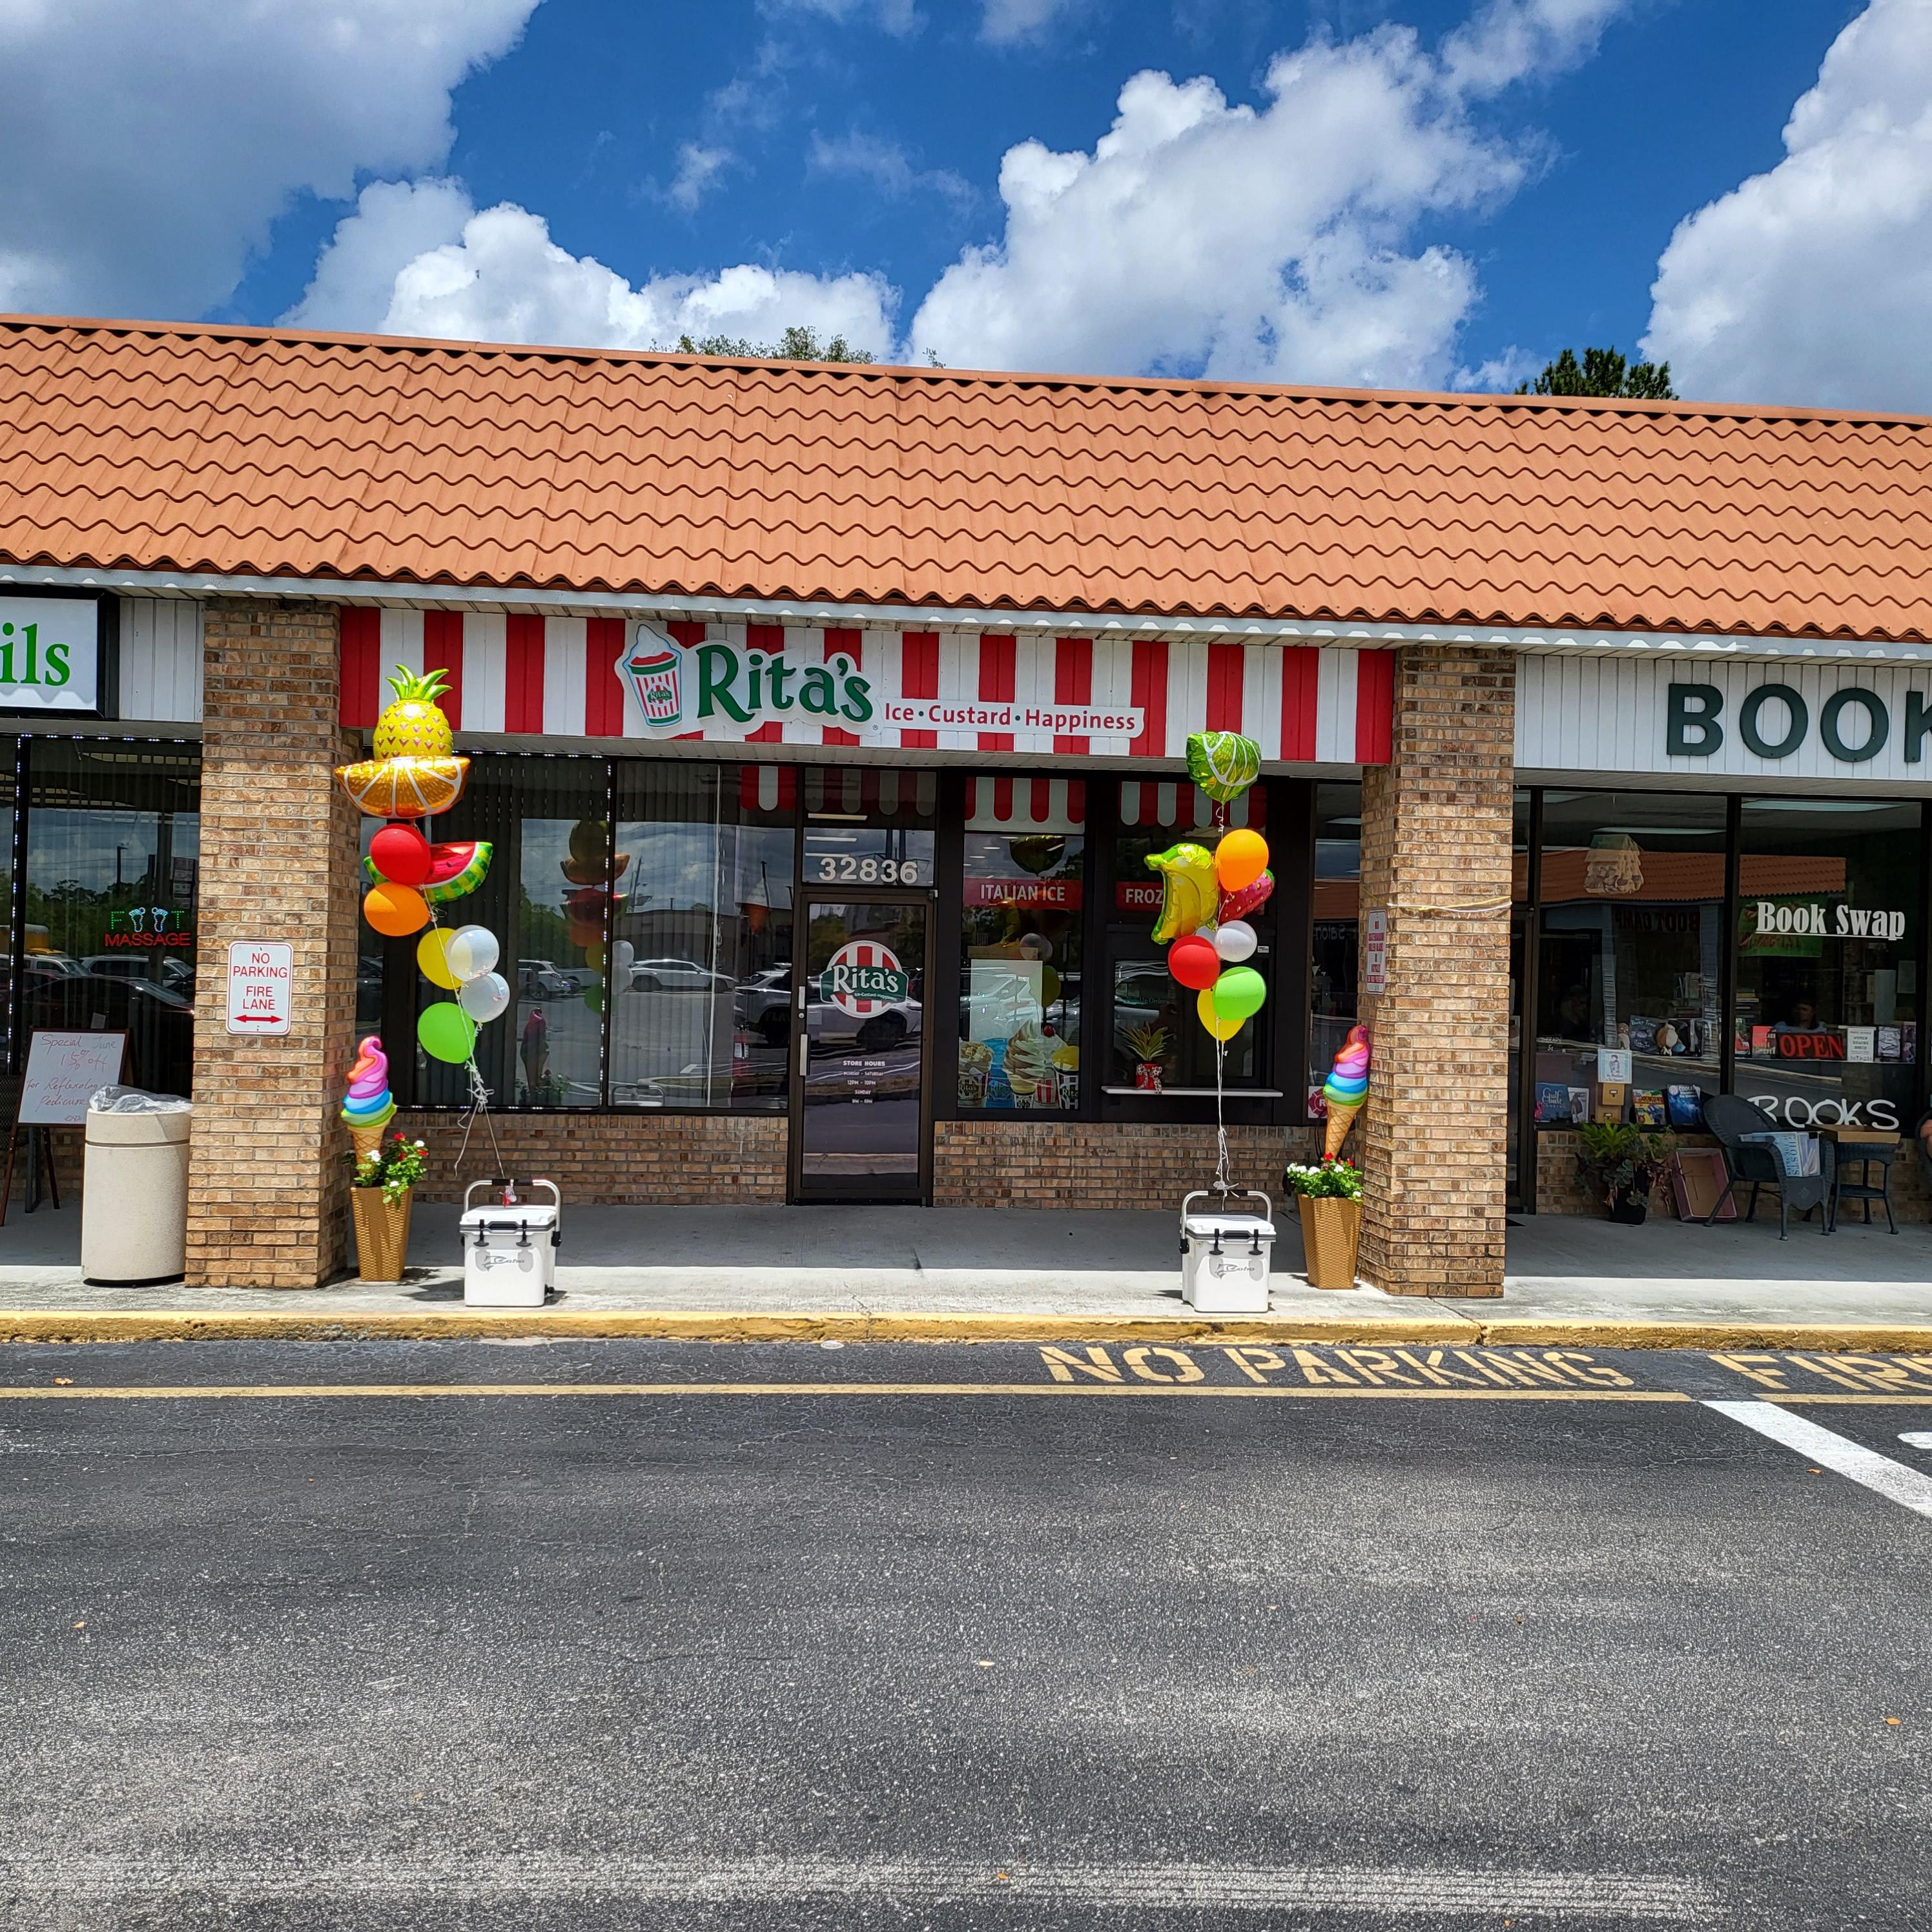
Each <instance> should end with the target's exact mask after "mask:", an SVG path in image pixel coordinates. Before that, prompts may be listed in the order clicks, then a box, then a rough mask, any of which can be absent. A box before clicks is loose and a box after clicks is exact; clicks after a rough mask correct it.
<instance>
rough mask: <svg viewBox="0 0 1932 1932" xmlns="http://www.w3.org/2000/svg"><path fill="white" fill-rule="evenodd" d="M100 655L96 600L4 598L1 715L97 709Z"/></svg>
mask: <svg viewBox="0 0 1932 1932" xmlns="http://www.w3.org/2000/svg"><path fill="white" fill-rule="evenodd" d="M100 655H101V607H100V606H99V605H98V604H96V603H95V601H94V600H93V599H92V598H83V597H7V596H0V711H92V710H95V709H97V708H98V687H99V662H100Z"/></svg>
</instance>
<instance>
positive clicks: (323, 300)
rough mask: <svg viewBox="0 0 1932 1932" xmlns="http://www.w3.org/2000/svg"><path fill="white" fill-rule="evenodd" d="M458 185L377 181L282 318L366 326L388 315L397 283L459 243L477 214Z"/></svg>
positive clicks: (299, 324)
mask: <svg viewBox="0 0 1932 1932" xmlns="http://www.w3.org/2000/svg"><path fill="white" fill-rule="evenodd" d="M473 213H475V209H474V208H472V206H471V205H470V201H469V195H468V193H466V191H465V190H464V188H463V184H462V183H461V182H460V181H374V182H372V183H371V184H370V185H369V186H368V187H365V189H364V190H362V193H361V195H360V196H359V197H358V198H357V200H356V211H355V213H354V214H350V215H347V216H345V217H344V219H343V220H341V221H340V222H338V223H337V224H336V229H335V239H333V240H332V242H330V243H329V245H328V246H327V247H326V248H324V249H323V251H322V254H321V255H320V257H319V258H318V259H317V262H316V265H315V275H314V279H313V280H312V281H311V282H310V284H309V285H308V290H306V292H305V293H304V295H303V296H302V300H301V301H300V302H298V303H297V304H296V305H295V307H294V308H292V309H290V311H289V312H288V314H287V315H285V316H284V317H282V318H281V319H282V320H283V321H284V322H285V323H288V324H289V325H290V326H291V327H293V328H296V329H371V328H374V326H376V324H377V322H378V321H379V320H380V319H381V317H383V316H385V315H386V314H388V313H389V304H390V302H391V301H392V299H394V296H395V288H396V278H397V276H398V275H399V274H401V272H402V270H403V269H404V266H406V265H407V263H410V262H413V261H414V260H416V257H418V256H419V255H422V254H427V253H428V251H430V250H431V249H432V248H441V247H442V246H443V244H444V243H446V242H451V241H454V240H455V239H458V237H460V236H461V234H462V233H463V223H465V222H466V221H467V220H469V217H470V216H471V215H472V214H473Z"/></svg>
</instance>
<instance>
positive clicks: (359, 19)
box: [0, 0, 536, 315]
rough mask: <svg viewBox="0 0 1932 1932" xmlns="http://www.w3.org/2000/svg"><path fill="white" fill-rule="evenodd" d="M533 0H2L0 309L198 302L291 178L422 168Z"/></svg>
mask: <svg viewBox="0 0 1932 1932" xmlns="http://www.w3.org/2000/svg"><path fill="white" fill-rule="evenodd" d="M535 5H536V0H407V5H398V4H396V0H168V4H166V5H159V4H157V0H58V5H54V4H45V5H42V4H36V0H6V4H0V129H4V130H5V182H6V186H5V193H4V194H0V308H19V309H27V310H36V309H37V310H41V311H66V312H71V313H93V314H137V315H154V314H162V315H169V314H172V315H198V314H201V313H202V312H203V311H205V310H207V309H208V308H211V307H212V306H214V305H216V304H217V303H219V302H221V301H223V299H226V297H227V296H228V295H229V293H230V292H231V291H232V290H233V288H234V287H235V285H236V283H237V281H239V279H240V278H241V276H242V272H243V271H244V269H245V267H246V266H247V262H248V256H249V254H250V252H251V251H254V250H257V249H260V248H262V247H263V245H265V244H266V242H267V239H268V236H269V229H270V226H271V224H272V223H273V222H274V220H275V217H277V216H278V214H281V213H282V212H283V211H284V210H285V209H286V208H287V207H288V206H289V205H290V202H292V201H293V198H294V197H295V196H297V195H298V194H299V193H302V192H304V191H305V190H306V191H308V192H309V193H314V194H316V195H318V196H321V197H323V199H332V200H340V199H347V197H348V196H350V195H351V194H353V193H354V192H355V188H356V178H357V176H358V175H359V173H362V172H385V173H388V172H416V171H417V170H419V169H425V168H433V167H434V166H436V165H437V163H440V161H441V160H442V159H443V157H444V155H445V154H446V153H447V152H448V151H449V144H450V139H451V133H450V126H449V96H450V91H451V89H453V88H454V87H455V86H456V85H457V83H458V82H459V81H460V80H462V78H463V76H464V75H465V74H466V73H468V72H469V71H471V70H472V68H475V67H477V66H478V65H482V64H483V63H484V62H488V61H490V60H493V59H494V58H496V57H497V56H498V55H501V54H502V53H503V52H505V51H506V50H507V49H508V48H509V47H510V46H511V45H512V44H513V43H514V41H515V40H516V38H517V35H518V34H520V32H521V31H522V29H523V23H524V22H525V21H526V20H527V19H528V17H529V14H530V12H531V10H532V7H534V6H535Z"/></svg>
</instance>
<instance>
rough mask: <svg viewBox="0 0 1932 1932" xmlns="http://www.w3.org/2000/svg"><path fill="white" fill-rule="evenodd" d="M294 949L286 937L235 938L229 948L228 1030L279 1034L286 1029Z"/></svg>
mask: <svg viewBox="0 0 1932 1932" xmlns="http://www.w3.org/2000/svg"><path fill="white" fill-rule="evenodd" d="M295 951H296V950H295V948H294V947H293V945H291V944H289V943H288V942H287V941H285V940H278V939H238V940H236V941H234V942H233V944H231V945H230V946H229V949H228V1031H229V1032H230V1033H239V1034H282V1033H287V1031H288V1030H289V989H290V986H291V985H292V984H293V981H294V978H295Z"/></svg>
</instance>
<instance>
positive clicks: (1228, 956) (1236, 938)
mask: <svg viewBox="0 0 1932 1932" xmlns="http://www.w3.org/2000/svg"><path fill="white" fill-rule="evenodd" d="M1259 944H1261V941H1260V940H1259V939H1258V938H1256V936H1255V929H1254V928H1253V926H1250V924H1249V923H1248V922H1247V920H1246V919H1229V920H1228V921H1227V922H1226V923H1225V924H1224V925H1222V926H1218V927H1217V928H1216V929H1215V932H1214V950H1215V951H1216V952H1217V953H1220V956H1221V957H1222V958H1223V959H1225V960H1226V961H1227V962H1228V964H1229V965H1231V966H1237V965H1240V964H1241V962H1242V961H1243V960H1244V959H1251V958H1252V957H1253V955H1254V950H1255V948H1256V947H1257V946H1259Z"/></svg>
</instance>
